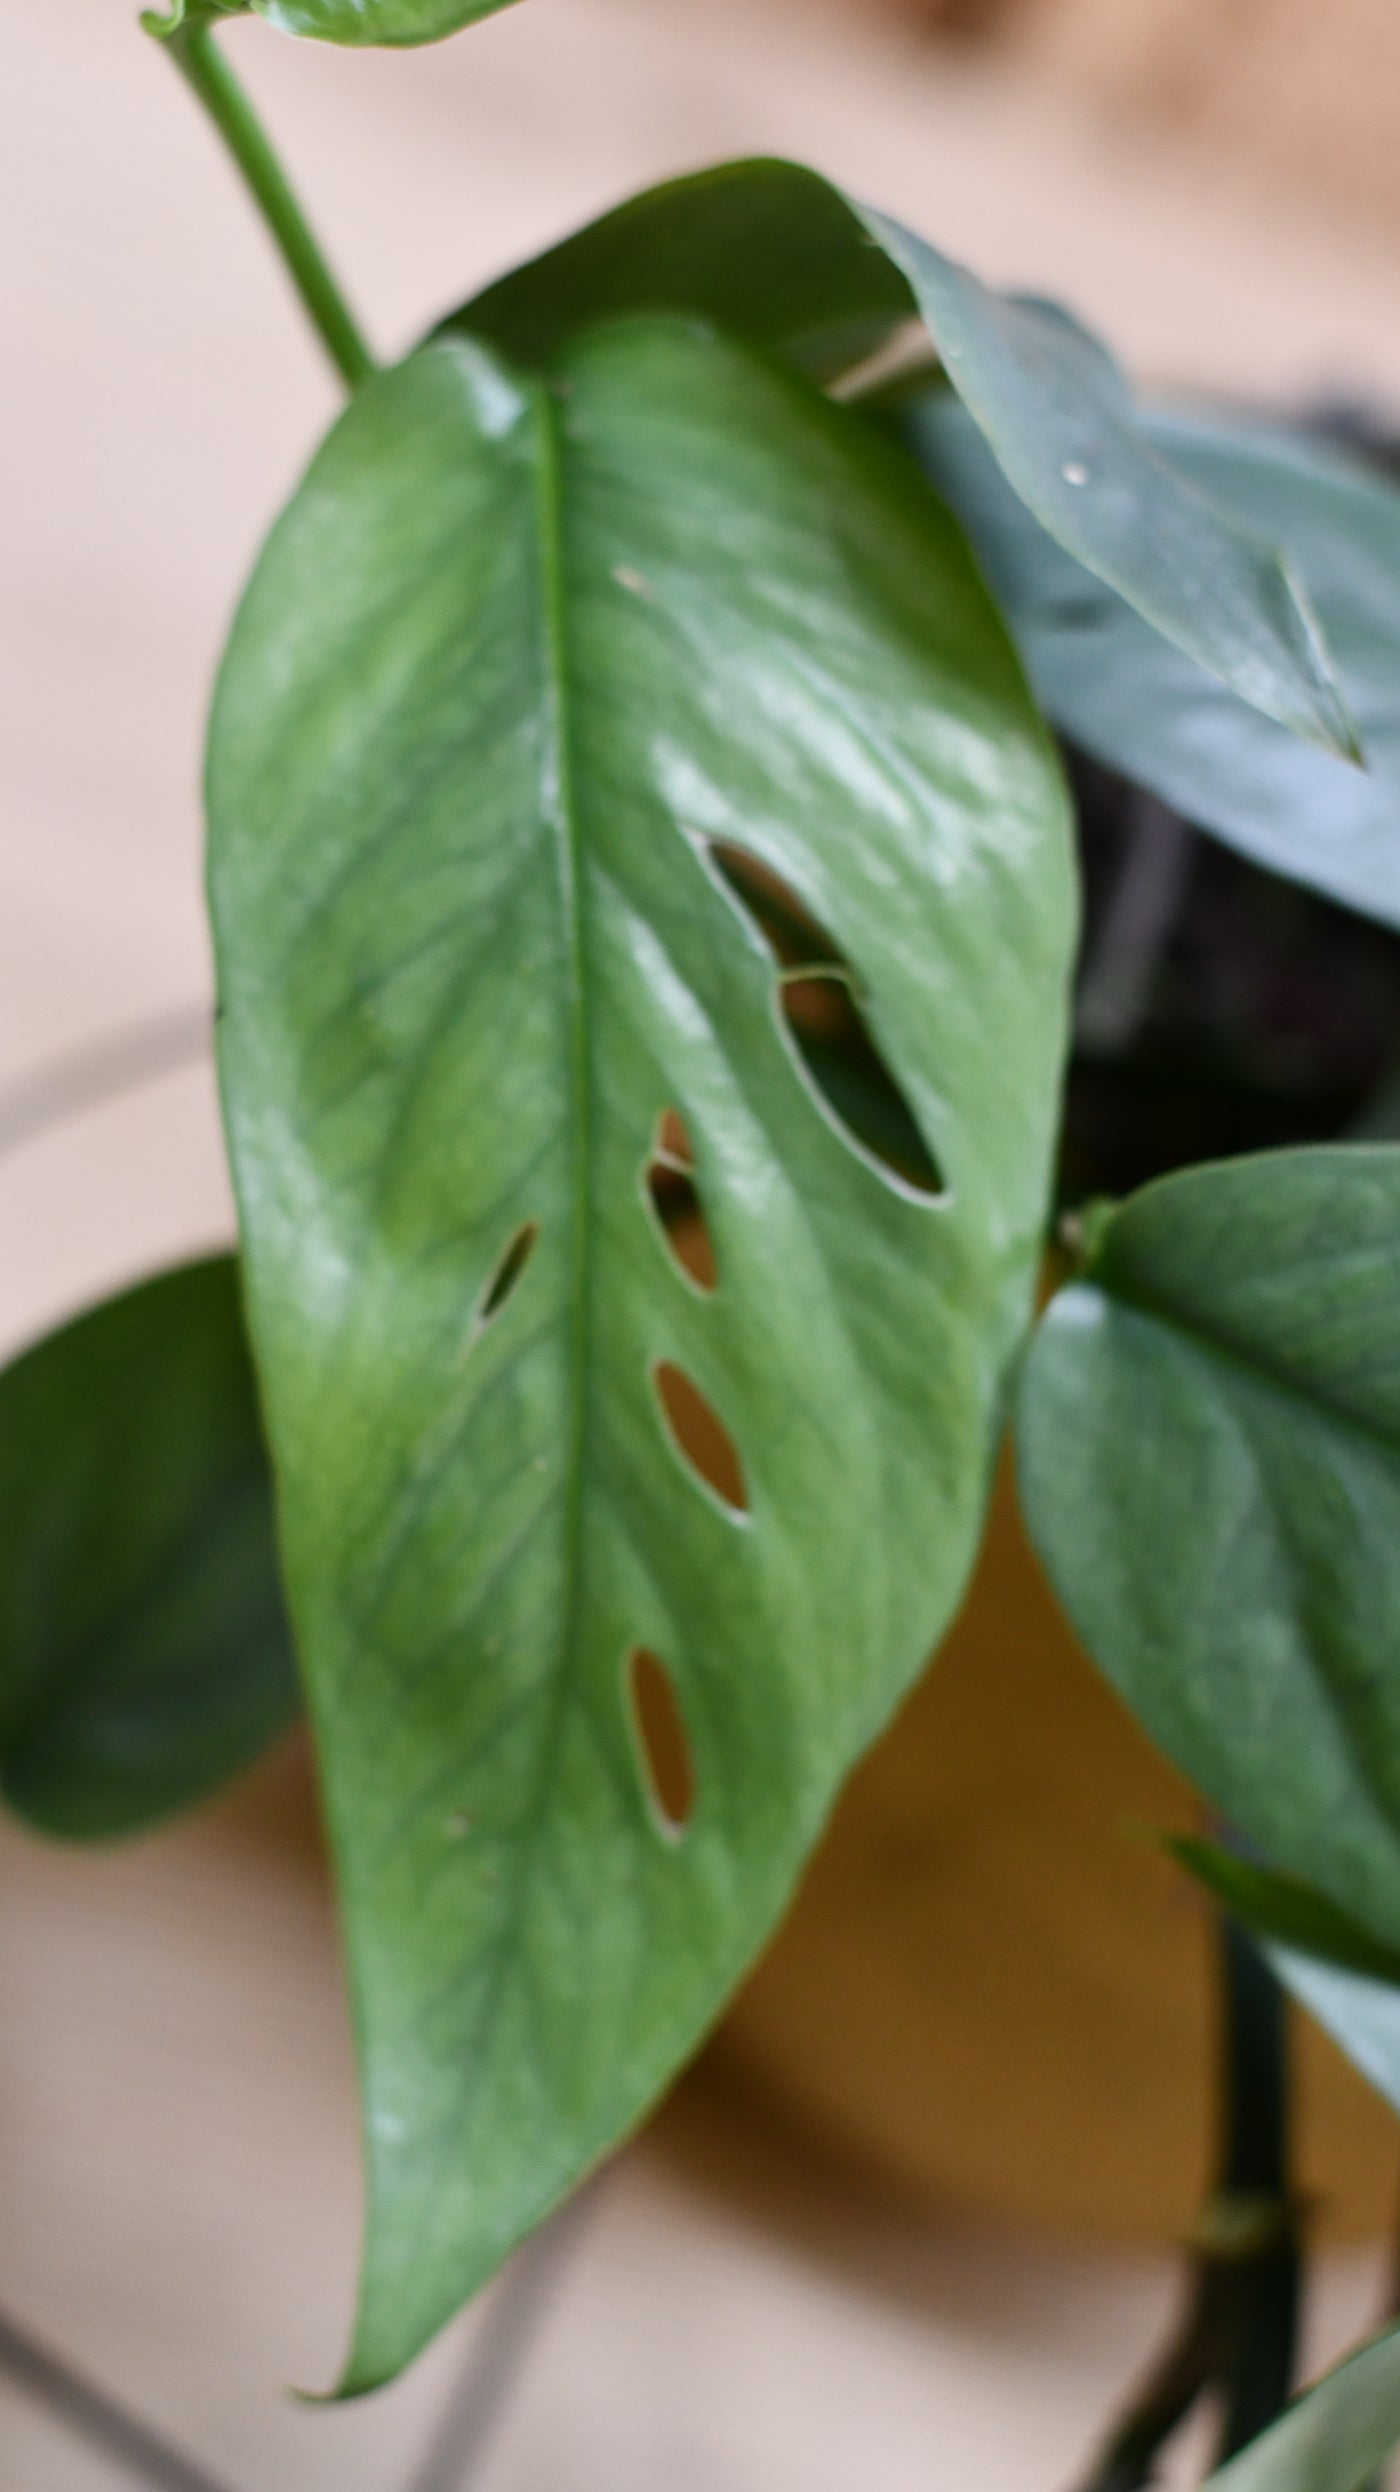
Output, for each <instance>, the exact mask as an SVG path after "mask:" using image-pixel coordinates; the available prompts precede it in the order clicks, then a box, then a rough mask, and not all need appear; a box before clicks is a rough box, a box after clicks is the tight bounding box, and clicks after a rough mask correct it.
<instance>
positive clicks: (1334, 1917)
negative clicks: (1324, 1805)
mask: <svg viewBox="0 0 1400 2492" xmlns="http://www.w3.org/2000/svg"><path fill="white" fill-rule="evenodd" d="M1170 1849H1171V1850H1172V1851H1174V1852H1175V1853H1176V1855H1177V1857H1178V1859H1179V1860H1181V1861H1183V1862H1184V1863H1185V1865H1186V1867H1187V1868H1188V1869H1190V1870H1191V1871H1192V1872H1193V1874H1194V1875H1195V1876H1196V1877H1198V1878H1200V1879H1201V1880H1202V1882H1203V1883H1204V1884H1205V1885H1206V1886H1208V1887H1209V1888H1210V1889H1211V1892H1212V1893H1213V1894H1214V1895H1216V1896H1217V1897H1218V1898H1219V1900H1220V1901H1221V1902H1222V1903H1223V1904H1225V1905H1226V1906H1227V1908H1228V1909H1229V1910H1230V1911H1231V1912H1233V1913H1234V1914H1235V1916H1236V1918H1237V1920H1240V1921H1243V1922H1244V1923H1245V1924H1246V1926H1247V1927H1248V1928H1249V1929H1251V1930H1252V1931H1253V1932H1254V1934H1255V1936H1256V1937H1257V1938H1258V1939H1259V1940H1260V1941H1261V1942H1262V1943H1263V1947H1264V1952H1265V1954H1266V1955H1267V1956H1268V1959H1269V1962H1270V1963H1271V1964H1272V1966H1273V1968H1274V1970H1275V1972H1276V1973H1277V1975H1278V1977H1279V1979H1280V1981H1282V1982H1283V1983H1285V1984H1286V1986H1287V1987H1288V1989H1290V1990H1291V1991H1292V1992H1293V1995H1294V1997H1295V1998H1297V1999H1299V2000H1301V2001H1302V2004H1303V2006H1304V2007H1306V2008H1307V2009H1309V2011H1310V2012H1311V2014H1312V2015H1314V2016H1315V2017H1316V2018H1317V2021H1318V2023H1319V2024H1320V2025H1325V2026H1326V2028H1327V2031H1328V2032H1329V2033H1330V2034H1331V2035H1332V2037H1333V2039H1334V2040H1335V2041H1336V2042H1338V2043H1340V2045H1341V2047H1342V2049H1343V2050H1344V2051H1345V2052H1346V2053H1347V2055H1348V2057H1349V2058H1350V2059H1352V2060H1353V2061H1354V2062H1355V2064H1356V2066H1357V2067H1358V2068H1359V2069H1360V2070H1361V2073H1362V2075H1363V2076H1366V2077H1369V2078H1370V2080H1371V2083H1372V2084H1373V2085H1374V2086H1375V2087H1376V2089H1377V2091H1378V2092H1379V2093H1381V2094H1383V2095H1384V2096H1385V2098H1386V2100H1387V2102H1389V2103H1391V2104H1393V2105H1394V2107H1395V2108H1396V2110H1398V2111H1400V1952H1397V1951H1396V1950H1394V1949H1392V1948H1389V1947H1381V1946H1378V1945H1377V1943H1376V1941H1375V1940H1374V1939H1373V1938H1372V1937H1371V1935H1370V1933H1369V1931H1367V1930H1363V1929H1361V1928H1360V1927H1359V1926H1358V1924H1357V1923H1356V1922H1355V1921H1352V1920H1351V1919H1349V1918H1348V1916H1347V1914H1346V1913H1344V1912H1339V1911H1338V1910H1337V1907H1336V1905H1335V1904H1333V1903H1329V1901H1328V1899H1327V1897H1326V1896H1325V1895H1319V1894H1318V1892H1317V1890H1316V1888H1315V1887H1310V1886H1304V1884H1303V1883H1302V1881H1301V1879H1299V1878H1289V1877H1280V1875H1279V1874H1278V1872H1277V1871H1276V1870H1272V1869H1262V1868H1260V1866H1259V1864H1258V1863H1257V1862H1256V1861H1251V1860H1242V1859H1241V1858H1240V1856H1239V1854H1238V1853H1236V1852H1227V1851H1223V1850H1222V1849H1221V1848H1220V1846H1219V1845H1218V1844H1214V1843H1200V1842H1196V1841H1194V1840H1193V1839H1192V1838H1191V1837H1189V1836H1188V1837H1186V1838H1184V1839H1178V1840H1174V1841H1173V1842H1172V1844H1171V1846H1170Z"/></svg>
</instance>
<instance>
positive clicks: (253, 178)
mask: <svg viewBox="0 0 1400 2492" xmlns="http://www.w3.org/2000/svg"><path fill="white" fill-rule="evenodd" d="M157 31H162V32H163V39H164V41H165V42H166V43H167V44H168V46H169V48H170V53H171V57H172V58H173V60H174V62H175V65H176V67H177V68H178V69H179V70H180V71H181V72H182V74H183V75H184V77H185V78H187V79H188V81H189V83H190V85H191V87H192V88H193V89H194V92H195V94H196V95H197V96H198V98H199V100H200V102H201V104H202V105H203V106H204V109H205V111H206V112H207V113H208V115H209V118H210V120H211V121H212V122H213V123H214V126H215V128H216V129H217V130H218V132H219V134H220V136H221V138H222V139H223V141H224V144H225V146H226V147H227V148H228V151H229V154H230V155H231V156H232V158H233V160H234V163H235V164H236V165H237V167H238V169H239V172H240V173H241V174H242V176H243V179H244V181H245V182H246V183H247V185H248V188H249V190H250V191H251V192H252V194H253V197H254V199H255V200H256V202H257V204H258V206H259V208H260V209H261V210H262V214H263V220H264V222H265V224H266V225H267V228H268V231H269V233H270V234H271V236H272V239H273V241H274V242H275V243H276V245H277V248H278V250H279V251H280V253H281V255H282V261H283V265H284V266H285V268H286V270H287V274H288V276H289V277H290V278H291V281H292V283H293V285H294V286H295V287H296V290H297V292H298V294H299V295H300V297H301V300H302V303H303V304H304V306H305V308H306V311H307V314H308V316H309V318H310V320H311V323H312V326H313V327H314V329H315V331H316V334H317V336H318V337H319V338H320V340H321V343H322V345H323V346H324V347H325V350H326V352H327V354H328V355H329V356H330V359H331V361H332V363H333V364H334V365H335V368H336V370H337V372H338V373H339V374H340V377H341V379H342V380H343V381H344V383H345V385H346V387H347V389H358V388H359V387H360V384H361V382H362V381H367V380H368V379H369V378H370V376H371V374H372V373H373V371H374V369H375V364H374V358H373V356H372V355H371V354H370V351H369V348H368V347H367V346H366V344H365V341H364V339H363V337H362V336H361V335H360V332H359V329H358V327H357V326H356V323H355V320H354V317H353V315H352V313H351V311H350V309H349V306H348V305H347V303H346V301H345V298H344V296H343V295H342V293H341V291H340V288H339V286H338V285H337V284H336V282H335V279H334V277H333V276H332V275H331V272H330V270H329V268H328V267H327V266H326V263H325V260H324V259H323V258H322V256H321V251H320V246H319V245H318V243H317V241H316V237H315V235H314V234H313V233H312V231H311V228H310V226H309V225H308V224H307V221H306V219H305V217H304V216H303V215H302V212H301V209H300V207H299V206H298V205H297V202H296V199H295V198H294V197H293V195H292V192H291V190H290V188H289V186H288V183H287V178H286V176H285V174H284V173H283V171H282V168H281V166H280V164H279V163H278V161H277V158H276V157H275V155H274V154H273V152H272V149H271V147H270V146H269V144H268V141H267V138H266V136H265V135H264V132H263V129H262V126H261V124H260V122H259V121H258V118H257V115H256V114H255V113H254V111H253V108H252V105H251V104H250V103H249V101H248V98H247V96H246V95H245V94H244V92H243V89H242V87H241V86H240V85H239V83H238V80H237V79H236V78H235V76H234V74H233V71H232V70H231V69H230V68H229V65H228V62H227V61H226V60H225V59H224V56H223V54H222V52H221V51H220V50H219V48H218V46H217V44H216V43H215V41H214V37H213V31H212V29H211V27H210V25H209V22H208V20H207V19H205V18H202V17H200V16H194V17H191V18H187V19H186V20H185V22H184V23H183V24H181V25H177V26H174V27H172V28H170V29H169V30H168V31H167V30H161V29H157Z"/></svg>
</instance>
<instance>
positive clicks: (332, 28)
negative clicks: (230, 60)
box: [253, 0, 508, 47]
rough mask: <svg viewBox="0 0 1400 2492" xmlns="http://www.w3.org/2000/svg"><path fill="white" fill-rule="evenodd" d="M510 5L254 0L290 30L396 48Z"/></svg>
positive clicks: (490, 1) (460, 0)
mask: <svg viewBox="0 0 1400 2492" xmlns="http://www.w3.org/2000/svg"><path fill="white" fill-rule="evenodd" d="M507 5H508V0H253V6H254V8H255V9H256V10H257V12H258V15H259V16H260V17H265V18H266V20H267V22H268V24H269V26H276V27H278V28H280V30H281V32H282V33H283V34H284V35H313V36H315V37H316V38H317V40H318V41H319V42H321V43H355V44H369V43H376V44H387V45H391V46H396V47H402V46H404V45H408V44H415V43H438V42H440V41H441V39H442V37H443V36H444V35H455V34H457V33H458V32H459V31H460V29H461V28H462V27H463V26H474V25H475V24H476V22H477V20H478V19H479V18H483V17H494V16H495V15H496V12H497V11H498V10H499V9H502V8H504V7H506V6H507Z"/></svg>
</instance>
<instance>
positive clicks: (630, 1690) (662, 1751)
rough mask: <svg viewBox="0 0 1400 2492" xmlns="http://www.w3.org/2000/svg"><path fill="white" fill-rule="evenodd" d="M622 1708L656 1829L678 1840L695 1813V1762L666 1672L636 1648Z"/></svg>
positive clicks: (640, 1647)
mask: <svg viewBox="0 0 1400 2492" xmlns="http://www.w3.org/2000/svg"><path fill="white" fill-rule="evenodd" d="M625 1678H626V1689H627V1708H628V1711H629V1713H630V1715H631V1718H632V1729H633V1734H634V1736H635V1739H636V1743H637V1757H638V1761H639V1763H640V1766H641V1771H642V1781H643V1784H644V1786H645V1789H646V1796H647V1800H648V1802H649V1804H650V1807H651V1812H652V1815H653V1817H654V1818H655V1820H656V1823H657V1825H658V1827H659V1828H660V1830H661V1832H662V1833H663V1834H666V1835H669V1836H670V1837H671V1839H672V1841H673V1842H677V1841H679V1839H680V1837H681V1836H682V1835H683V1834H684V1832H685V1830H686V1827H687V1826H688V1825H689V1824H690V1821H691V1818H692V1817H693V1816H694V1814H695V1760H694V1757H693V1756H692V1754H691V1747H690V1739H689V1736H688V1734H687V1731H686V1727H685V1720H684V1717H683V1715H682V1713H681V1708H680V1700H679V1698H678V1697H677V1695H676V1691H675V1687H674V1685H673V1684H672V1680H671V1673H670V1671H669V1670H668V1669H667V1668H666V1665H665V1663H664V1662H662V1661H658V1660H657V1657H656V1655H655V1653H652V1652H648V1650H647V1648H646V1646H645V1645H644V1644H639V1645H636V1646H635V1647H634V1649H633V1650H632V1651H631V1652H630V1653H629V1654H628V1656H627V1662H626V1670H625Z"/></svg>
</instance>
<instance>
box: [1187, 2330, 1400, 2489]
mask: <svg viewBox="0 0 1400 2492" xmlns="http://www.w3.org/2000/svg"><path fill="white" fill-rule="evenodd" d="M1398 2442H1400V2329H1391V2330H1389V2331H1388V2332H1387V2334H1386V2335H1384V2336H1378V2337H1376V2338H1375V2339H1374V2341H1373V2342H1372V2343H1371V2344H1369V2345H1363V2346H1362V2348H1361V2351H1360V2353H1356V2354H1353V2355H1352V2357H1351V2359H1350V2361H1349V2362H1344V2363H1342V2364H1341V2365H1340V2366H1339V2368H1338V2369H1337V2370H1335V2371H1329V2372H1328V2374H1327V2377H1326V2379H1324V2380H1319V2382H1318V2384H1317V2386H1316V2388H1312V2389H1309V2391H1308V2393H1307V2395H1306V2396H1305V2397H1300V2398H1299V2399H1298V2402H1297V2404H1296V2405H1294V2406H1291V2407H1290V2408H1289V2411H1288V2412H1287V2413H1286V2414H1284V2415H1282V2416H1280V2418H1279V2420H1278V2422H1276V2423H1274V2424H1273V2425H1272V2426H1271V2427H1270V2429H1269V2430H1268V2431H1266V2432H1264V2433H1263V2434H1262V2435H1261V2437H1260V2438H1259V2439H1258V2440H1254V2441H1251V2443H1250V2445H1249V2447H1248V2448H1247V2449H1242V2450H1241V2451H1240V2454H1239V2456H1238V2457H1232V2458H1231V2460H1230V2462H1229V2464H1228V2466H1222V2467H1220V2468H1219V2469H1218V2470H1217V2472H1216V2473H1215V2474H1213V2475H1212V2476H1211V2478H1210V2481H1209V2483H1208V2484H1207V2485H1206V2487H1205V2492H1364V2488H1365V2487H1366V2486H1368V2485H1369V2484H1370V2483H1371V2482H1372V2481H1373V2479H1374V2477H1375V2475H1376V2472H1377V2470H1378V2469H1379V2468H1380V2467H1382V2466H1384V2464H1385V2461H1386V2459H1387V2458H1388V2457H1389V2456H1390V2454H1391V2452H1392V2450H1393V2449H1394V2448H1395V2446H1396V2444H1397V2443H1398Z"/></svg>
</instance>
